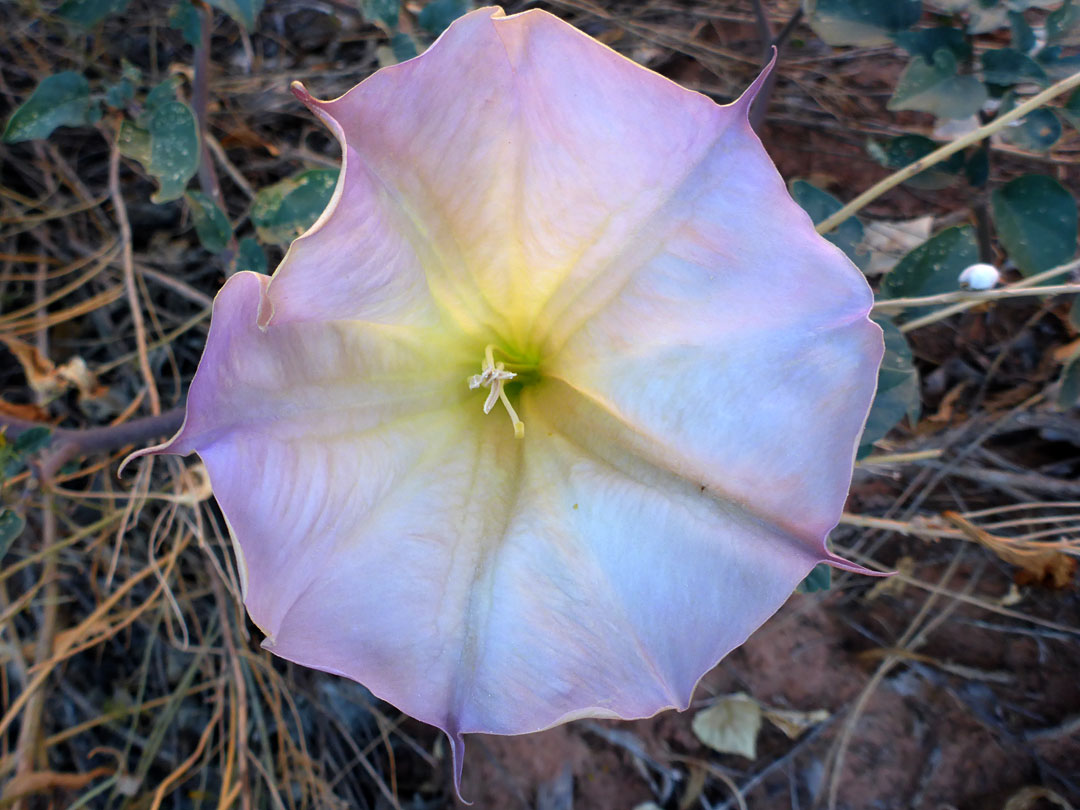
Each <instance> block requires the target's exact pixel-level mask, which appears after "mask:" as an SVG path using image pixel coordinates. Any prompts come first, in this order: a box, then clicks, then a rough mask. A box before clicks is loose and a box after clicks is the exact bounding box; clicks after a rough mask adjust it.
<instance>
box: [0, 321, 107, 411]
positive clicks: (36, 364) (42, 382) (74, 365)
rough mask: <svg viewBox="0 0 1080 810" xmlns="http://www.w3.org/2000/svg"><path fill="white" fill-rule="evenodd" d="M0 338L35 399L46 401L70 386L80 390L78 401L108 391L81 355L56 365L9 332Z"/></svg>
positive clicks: (35, 348) (92, 397)
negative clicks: (18, 366) (15, 361)
mask: <svg viewBox="0 0 1080 810" xmlns="http://www.w3.org/2000/svg"><path fill="white" fill-rule="evenodd" d="M0 341H3V343H4V345H6V346H7V347H8V350H9V351H10V352H11V353H12V354H13V355H15V359H16V360H18V361H19V365H21V366H22V368H23V374H25V375H26V381H27V383H28V384H29V385H30V388H31V389H32V390H33V391H34V393H35V394H36V395H37V398H38V402H41V403H44V402H49V401H50V400H53V399H56V398H57V397H58V396H60V395H62V394H63V393H65V392H66V391H69V390H70V389H72V388H74V389H75V390H76V391H78V392H79V401H80V403H81V402H82V401H83V400H85V399H95V398H97V397H100V396H102V395H104V394H105V393H106V392H107V391H108V389H107V388H105V386H103V385H101V384H100V383H99V382H98V381H97V377H96V376H95V375H94V374H93V372H91V371H90V369H89V367H87V365H86V361H85V360H83V359H82V358H81V357H78V356H76V357H72V358H71V359H70V360H68V361H67V362H66V363H64V364H62V365H61V366H59V367H57V366H56V365H54V364H53V362H52V360H50V359H49V358H48V357H46V356H45V355H44V354H42V353H41V352H40V351H39V350H38V348H37V347H36V346H32V345H30V344H29V343H23V342H22V341H21V340H18V339H16V338H13V337H10V336H8V335H0Z"/></svg>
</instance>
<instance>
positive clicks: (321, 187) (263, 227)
mask: <svg viewBox="0 0 1080 810" xmlns="http://www.w3.org/2000/svg"><path fill="white" fill-rule="evenodd" d="M337 178H338V171H337V169H309V170H307V171H303V172H300V173H299V174H296V175H293V176H292V177H288V178H286V179H284V180H282V181H281V182H279V183H275V184H274V185H272V186H267V187H266V188H264V189H261V190H260V191H259V192H258V193H257V194H256V195H255V201H254V202H253V203H252V206H251V221H252V222H253V223H255V229H256V231H257V232H258V234H259V238H260V239H262V240H263V241H264V242H269V243H270V244H274V245H287V244H289V242H291V241H292V240H293V239H295V238H296V237H298V236H299V235H300V234H302V233H303V232H304V231H306V230H307V229H308V228H310V227H311V226H312V225H313V224H315V220H317V219H318V218H319V214H321V213H322V212H323V209H324V208H326V206H327V204H328V203H329V202H330V197H331V196H332V195H333V193H334V186H335V185H336V184H337Z"/></svg>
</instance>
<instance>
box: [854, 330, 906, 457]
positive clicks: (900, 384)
mask: <svg viewBox="0 0 1080 810" xmlns="http://www.w3.org/2000/svg"><path fill="white" fill-rule="evenodd" d="M874 321H875V323H877V325H878V326H880V327H881V329H882V331H883V332H884V333H885V356H884V357H883V358H882V360H881V368H880V369H879V370H878V387H877V393H876V394H875V395H874V403H873V405H871V406H870V415H869V416H868V417H867V418H866V427H865V428H864V429H863V435H862V438H861V439H860V440H859V452H858V454H857V457H858V458H866V456H868V455H869V454H870V451H871V450H873V447H874V442H876V441H878V440H879V439H882V438H884V437H885V435H886V434H887V433H888V432H889V431H890V430H892V429H893V428H894V427H895V426H896V425H897V424H899V422H900V420H901V419H903V418H904V417H905V416H907V417H908V419H909V420H910V421H911V423H912V424H915V423H916V422H917V421H918V419H919V413H920V412H921V410H922V401H921V399H920V395H919V372H918V370H917V369H916V368H915V361H914V358H913V357H912V356H911V347H910V346H908V342H907V339H906V338H905V337H904V335H903V333H902V332H901V331H900V330H899V329H897V328H896V324H894V323H893V322H892V321H891V320H889V319H888V318H883V317H880V316H877V317H875V318H874Z"/></svg>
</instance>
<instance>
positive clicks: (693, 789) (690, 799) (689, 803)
mask: <svg viewBox="0 0 1080 810" xmlns="http://www.w3.org/2000/svg"><path fill="white" fill-rule="evenodd" d="M708 776H709V772H708V771H707V770H705V769H704V768H702V767H701V766H700V765H691V766H690V775H689V777H688V778H687V780H686V790H684V791H683V795H682V797H681V798H680V799H679V810H690V808H691V807H694V806H696V805H697V804H698V799H700V798H701V794H702V793H704V792H705V782H706V781H707V780H708Z"/></svg>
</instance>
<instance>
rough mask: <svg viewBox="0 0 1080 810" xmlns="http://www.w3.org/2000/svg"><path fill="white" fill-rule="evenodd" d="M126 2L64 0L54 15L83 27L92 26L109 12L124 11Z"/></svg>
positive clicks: (121, 0) (120, 0)
mask: <svg viewBox="0 0 1080 810" xmlns="http://www.w3.org/2000/svg"><path fill="white" fill-rule="evenodd" d="M128 2H129V0H66V1H65V2H64V3H62V4H61V5H60V8H58V9H57V10H56V16H58V17H61V18H63V19H65V20H67V21H68V22H69V23H74V24H75V25H81V26H82V27H83V28H92V27H93V26H95V25H97V24H98V23H99V22H101V21H102V20H104V19H105V18H106V17H108V16H109V15H110V14H119V13H120V12H122V11H125V10H126V9H127V7H128Z"/></svg>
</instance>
